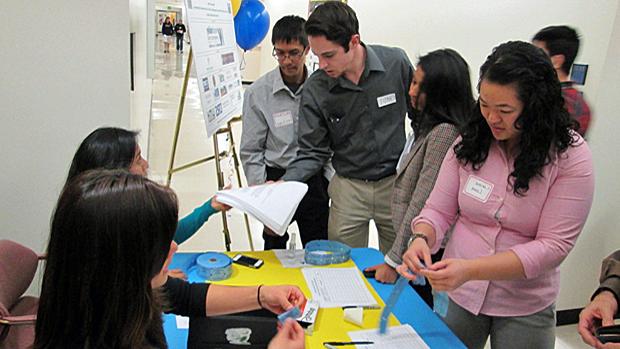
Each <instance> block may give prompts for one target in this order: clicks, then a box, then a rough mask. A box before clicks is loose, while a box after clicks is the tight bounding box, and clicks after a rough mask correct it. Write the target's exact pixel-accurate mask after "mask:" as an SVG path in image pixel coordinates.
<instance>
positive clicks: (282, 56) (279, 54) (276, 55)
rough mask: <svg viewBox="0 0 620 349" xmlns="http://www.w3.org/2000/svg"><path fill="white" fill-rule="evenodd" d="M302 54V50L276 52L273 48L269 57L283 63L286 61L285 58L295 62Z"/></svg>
mask: <svg viewBox="0 0 620 349" xmlns="http://www.w3.org/2000/svg"><path fill="white" fill-rule="evenodd" d="M303 54H304V50H297V49H294V50H290V51H288V52H287V51H283V50H277V49H276V48H275V47H274V48H273V52H272V53H271V55H272V56H273V58H275V59H277V60H278V61H283V60H285V59H286V57H288V58H290V59H291V61H293V60H296V59H299V58H301V56H303Z"/></svg>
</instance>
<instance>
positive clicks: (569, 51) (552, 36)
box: [532, 25, 579, 74]
mask: <svg viewBox="0 0 620 349" xmlns="http://www.w3.org/2000/svg"><path fill="white" fill-rule="evenodd" d="M532 40H535V41H541V42H544V43H545V47H546V48H547V51H549V55H550V56H555V55H564V64H562V71H563V72H564V73H565V74H568V72H570V68H571V66H572V65H573V62H575V58H576V57H577V53H578V52H579V34H577V31H576V30H575V29H573V28H571V27H568V26H565V25H555V26H549V27H546V28H543V29H541V30H540V31H539V32H538V33H536V35H534V38H533V39H532Z"/></svg>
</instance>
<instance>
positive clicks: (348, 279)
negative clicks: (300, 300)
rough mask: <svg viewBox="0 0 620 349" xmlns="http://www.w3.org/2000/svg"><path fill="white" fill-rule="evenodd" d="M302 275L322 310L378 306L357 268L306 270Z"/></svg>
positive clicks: (303, 270)
mask: <svg viewBox="0 0 620 349" xmlns="http://www.w3.org/2000/svg"><path fill="white" fill-rule="evenodd" d="M302 273H303V274H304V278H306V284H307V285H308V288H310V291H312V299H314V300H317V301H318V302H319V304H320V306H321V308H336V307H344V306H357V307H363V306H375V305H377V301H375V298H374V297H373V296H372V294H371V293H370V291H369V290H368V288H367V287H366V284H365V283H364V280H362V277H361V275H360V271H359V270H358V269H357V268H304V269H302Z"/></svg>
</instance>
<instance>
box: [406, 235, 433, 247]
mask: <svg viewBox="0 0 620 349" xmlns="http://www.w3.org/2000/svg"><path fill="white" fill-rule="evenodd" d="M417 238H420V239H424V241H426V244H427V245H428V237H426V235H425V234H422V233H413V234H411V237H410V238H409V242H408V243H407V248H409V246H411V243H412V242H413V240H415V239H417Z"/></svg>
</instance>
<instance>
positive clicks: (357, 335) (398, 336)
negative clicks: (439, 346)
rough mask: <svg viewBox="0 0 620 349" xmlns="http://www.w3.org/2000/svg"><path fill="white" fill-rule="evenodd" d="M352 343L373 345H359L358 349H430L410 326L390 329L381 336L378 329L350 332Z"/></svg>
mask: <svg viewBox="0 0 620 349" xmlns="http://www.w3.org/2000/svg"><path fill="white" fill-rule="evenodd" d="M348 334H349V337H351V340H352V341H369V342H373V344H368V345H361V344H357V345H356V346H355V347H356V348H357V349H366V348H368V349H429V347H428V345H427V344H426V343H425V342H424V340H423V339H422V337H420V335H419V334H418V333H417V332H416V331H415V330H414V329H413V328H412V327H411V326H410V325H401V326H394V327H388V332H387V333H386V334H384V335H382V334H379V330H378V329H374V330H362V331H352V332H349V333H348Z"/></svg>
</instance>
